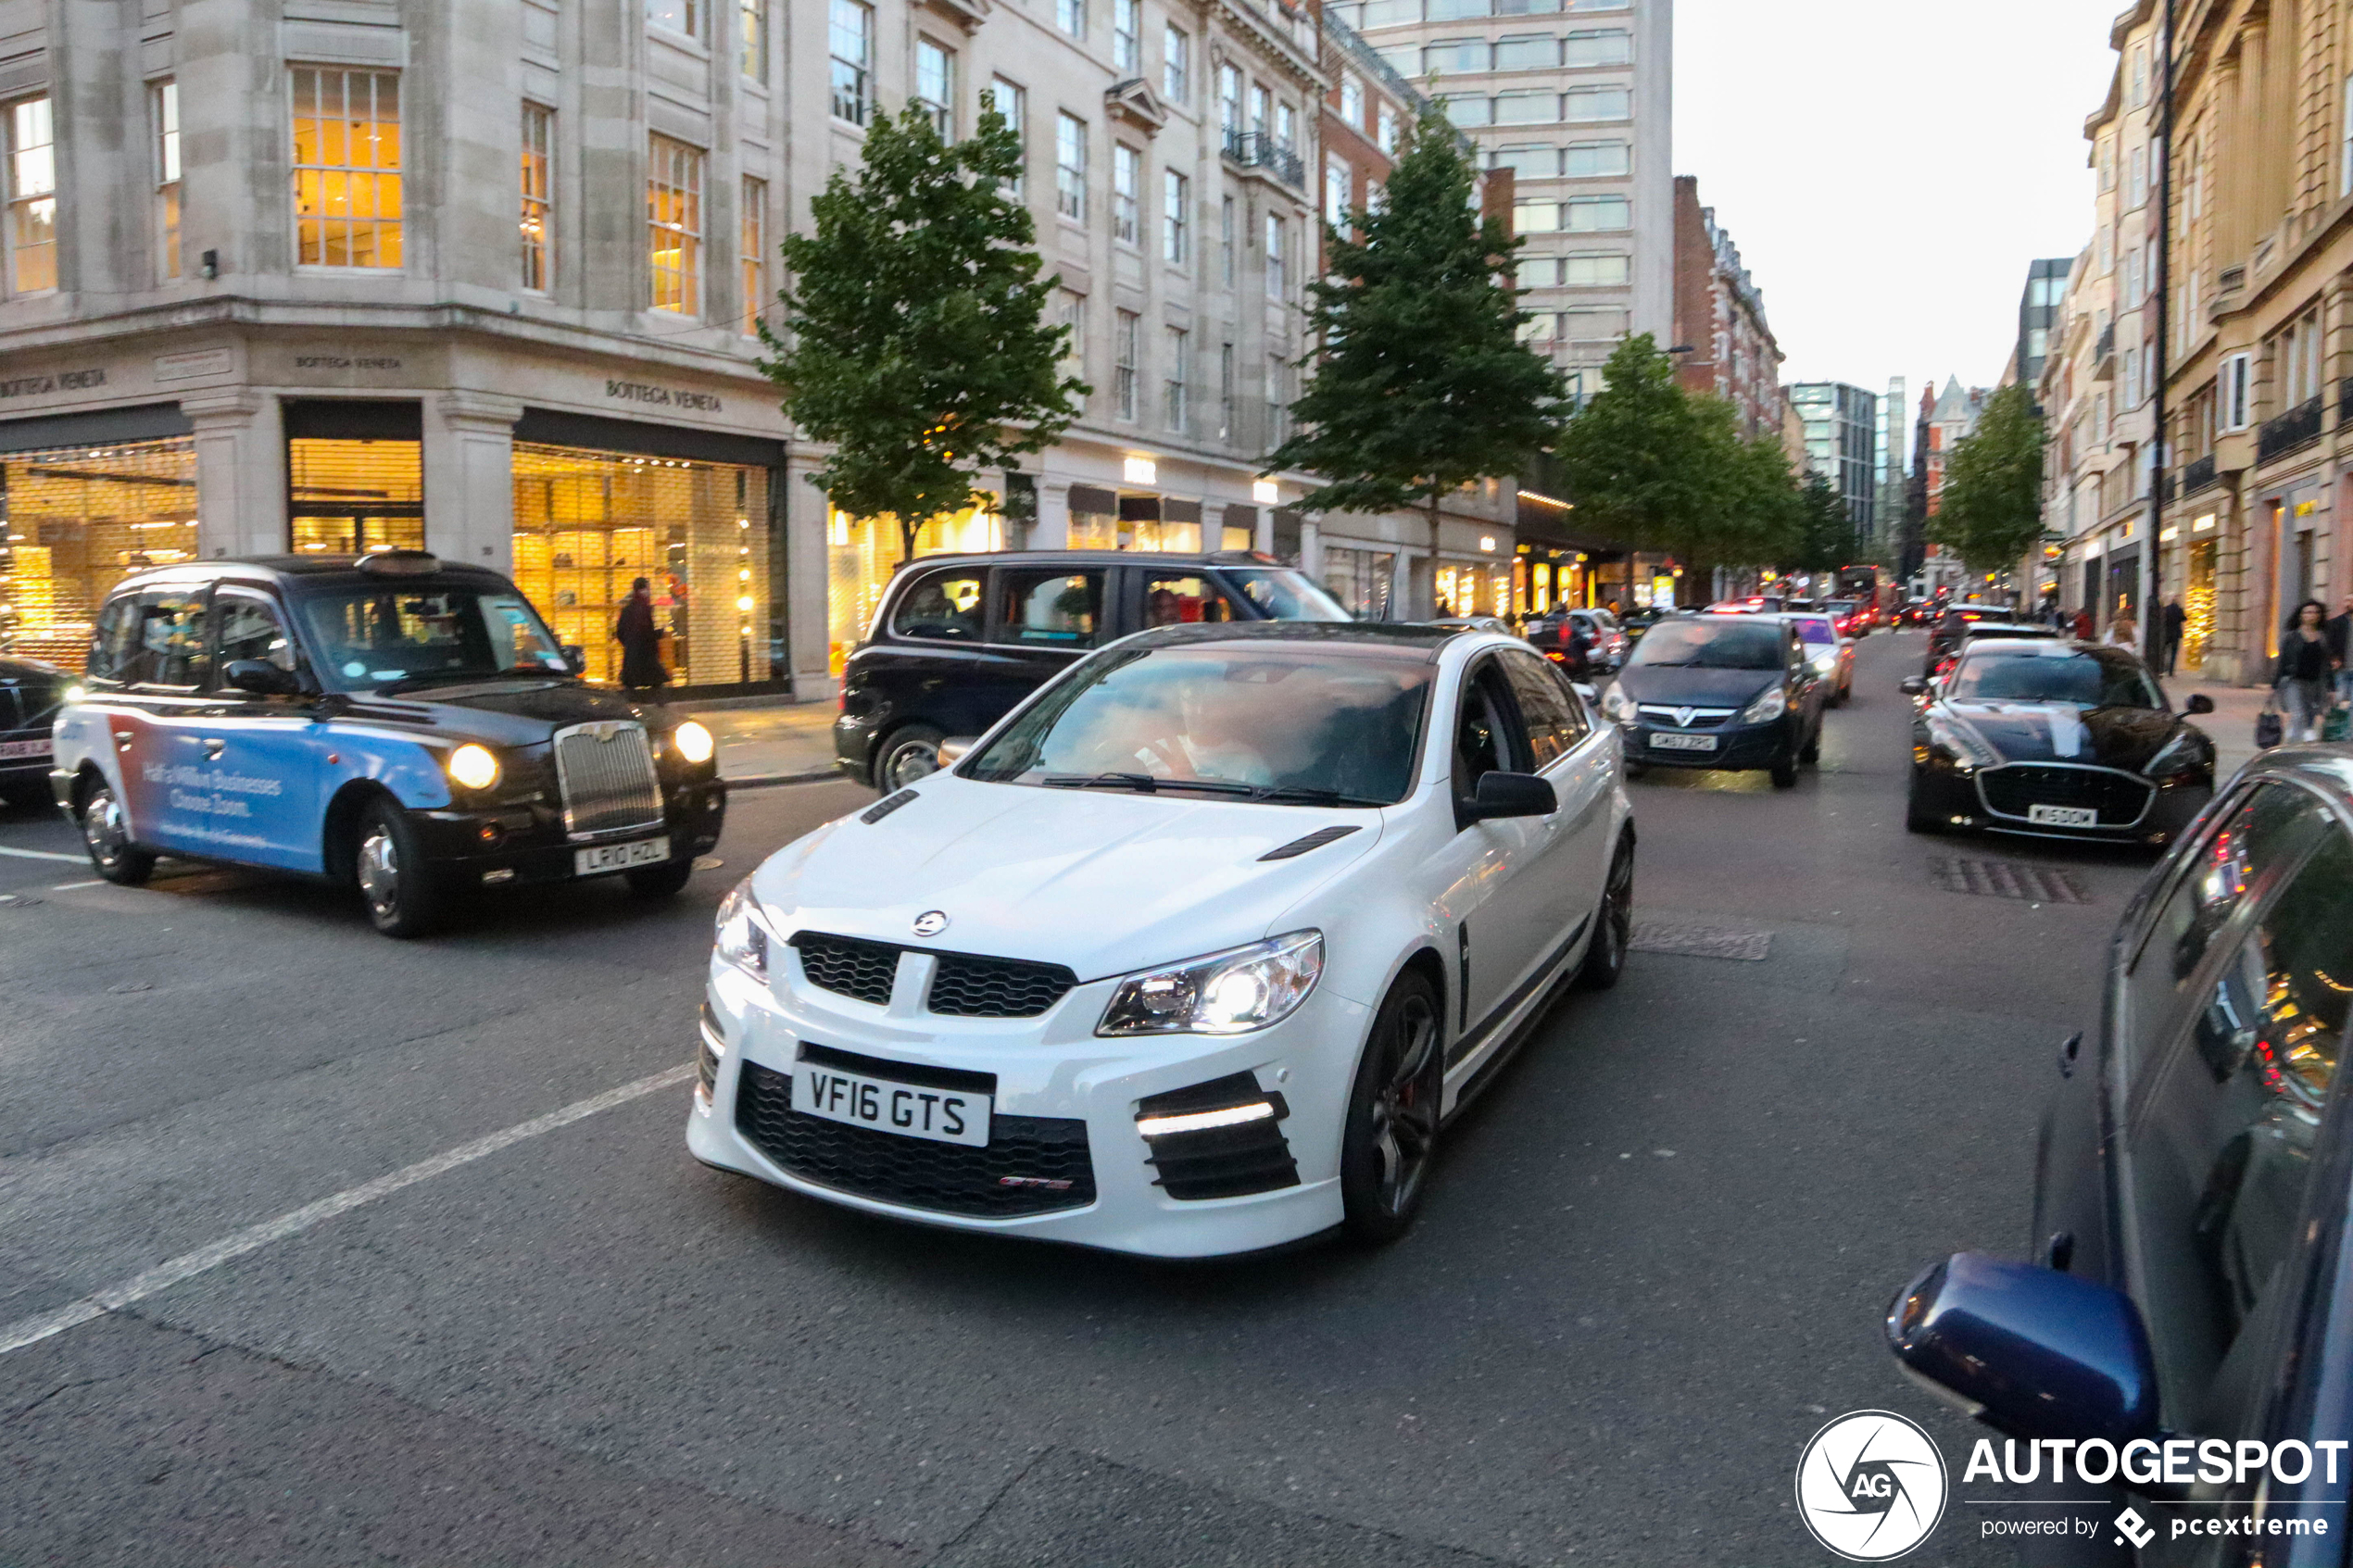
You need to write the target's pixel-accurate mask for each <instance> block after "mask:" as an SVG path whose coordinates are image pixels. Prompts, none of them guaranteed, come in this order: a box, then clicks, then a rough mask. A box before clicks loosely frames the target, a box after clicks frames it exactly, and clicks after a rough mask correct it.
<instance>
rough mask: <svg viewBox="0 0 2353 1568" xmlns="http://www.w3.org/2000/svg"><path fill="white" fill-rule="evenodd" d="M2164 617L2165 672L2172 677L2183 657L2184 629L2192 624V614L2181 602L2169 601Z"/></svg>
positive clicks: (2166, 603) (2167, 601) (2176, 600)
mask: <svg viewBox="0 0 2353 1568" xmlns="http://www.w3.org/2000/svg"><path fill="white" fill-rule="evenodd" d="M2163 615H2164V624H2165V672H2166V673H2167V674H2168V675H2171V674H2172V673H2173V667H2174V665H2175V664H2176V663H2178V662H2179V661H2180V659H2181V657H2182V629H2183V627H2185V626H2187V625H2188V624H2189V623H2190V612H2189V611H2188V610H2185V609H2183V608H2182V601H2181V600H2179V599H2168V600H2166V601H2165V608H2164V611H2163Z"/></svg>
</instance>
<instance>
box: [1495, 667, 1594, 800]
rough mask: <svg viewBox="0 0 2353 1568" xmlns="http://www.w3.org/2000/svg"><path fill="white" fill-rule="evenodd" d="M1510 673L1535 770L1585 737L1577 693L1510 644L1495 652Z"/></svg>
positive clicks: (1550, 671) (1561, 756)
mask: <svg viewBox="0 0 2353 1568" xmlns="http://www.w3.org/2000/svg"><path fill="white" fill-rule="evenodd" d="M1498 659H1499V661H1500V662H1501V663H1502V665H1503V667H1504V673H1505V674H1506V675H1507V676H1509V677H1510V679H1511V683H1512V695H1513V696H1516V697H1517V698H1518V699H1519V715H1520V719H1521V720H1522V721H1523V722H1524V723H1525V724H1526V726H1527V730H1528V748H1529V753H1530V754H1531V756H1532V758H1533V760H1534V765H1535V767H1536V769H1537V770H1538V771H1541V770H1543V769H1545V768H1549V767H1551V766H1552V765H1553V764H1554V762H1557V761H1559V760H1560V759H1562V758H1564V757H1566V756H1567V755H1568V754H1569V753H1570V752H1571V751H1574V750H1575V749H1577V743H1578V742H1579V741H1581V740H1583V739H1584V738H1585V713H1584V709H1582V708H1581V707H1580V706H1579V704H1578V701H1577V696H1576V694H1575V693H1574V692H1571V691H1570V690H1569V689H1568V688H1567V686H1564V685H1563V684H1561V683H1560V681H1559V679H1558V678H1557V677H1556V676H1555V675H1554V673H1553V671H1552V667H1551V666H1550V665H1548V664H1546V663H1545V662H1544V661H1543V659H1540V658H1538V657H1537V656H1536V655H1534V654H1530V653H1521V652H1520V651H1519V650H1518V649H1516V648H1514V649H1511V650H1510V651H1508V652H1505V653H1504V654H1501V655H1499V656H1498Z"/></svg>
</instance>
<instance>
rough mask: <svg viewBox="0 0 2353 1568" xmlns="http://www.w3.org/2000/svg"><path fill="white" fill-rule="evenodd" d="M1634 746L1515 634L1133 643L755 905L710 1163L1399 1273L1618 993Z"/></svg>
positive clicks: (1161, 1244)
mask: <svg viewBox="0 0 2353 1568" xmlns="http://www.w3.org/2000/svg"><path fill="white" fill-rule="evenodd" d="M1619 746H1620V743H1619V739H1618V736H1617V729H1616V727H1615V726H1614V725H1610V724H1604V723H1597V722H1595V721H1594V720H1593V718H1592V715H1591V713H1590V712H1589V710H1588V709H1587V707H1586V704H1585V702H1584V700H1583V698H1582V696H1580V694H1579V692H1578V691H1577V690H1576V689H1575V688H1573V687H1572V686H1571V685H1570V684H1568V683H1567V681H1566V680H1565V679H1563V678H1562V677H1561V676H1560V675H1559V674H1558V673H1557V672H1556V671H1554V669H1553V668H1552V666H1551V665H1550V664H1548V663H1547V662H1546V661H1545V660H1544V659H1542V658H1541V657H1540V656H1538V655H1537V654H1536V653H1535V652H1533V651H1532V650H1531V649H1529V646H1527V645H1526V644H1524V643H1522V642H1519V641H1518V640H1516V639H1515V638H1511V637H1506V636H1500V635H1496V634H1494V633H1484V632H1467V633H1466V632H1461V631H1457V630H1453V629H1449V628H1444V627H1428V626H1389V625H1306V624H1288V623H1267V624H1251V623H1245V624H1232V625H1197V626H1178V627H1167V628H1163V629H1161V630H1158V631H1151V632H1145V633H1138V634H1137V635H1135V636H1132V637H1129V638H1126V639H1125V640H1124V641H1122V642H1119V643H1117V644H1114V646H1110V647H1107V648H1104V649H1102V650H1101V651H1100V652H1098V653H1096V654H1095V655H1093V656H1092V657H1090V658H1088V659H1086V660H1084V661H1083V662H1081V663H1079V664H1077V665H1076V666H1074V667H1073V668H1072V669H1071V670H1069V671H1066V672H1065V673H1064V674H1063V675H1062V676H1061V677H1060V678H1058V679H1057V680H1055V681H1053V682H1052V683H1051V684H1048V685H1047V686H1045V687H1044V688H1042V689H1041V690H1039V691H1038V693H1037V694H1036V695H1034V696H1032V697H1031V698H1030V699H1029V700H1028V701H1027V702H1026V703H1025V704H1024V705H1023V706H1022V707H1020V708H1019V709H1015V710H1014V711H1013V713H1012V714H1011V715H1009V716H1008V717H1007V718H1006V719H1005V720H1004V721H1001V722H1000V723H999V724H998V725H997V727H996V728H995V729H994V730H992V731H991V732H990V733H989V734H988V736H987V737H985V738H984V739H983V740H981V741H980V742H979V743H977V744H976V745H975V746H973V747H972V748H971V749H970V750H969V752H968V753H966V754H965V755H964V756H963V759H962V760H961V761H959V762H958V763H957V764H956V765H955V766H954V767H952V768H950V769H949V770H947V771H942V772H939V773H937V774H935V775H933V776H932V777H929V778H926V779H925V780H923V781H922V782H921V783H920V784H915V785H913V786H912V787H910V788H907V789H902V790H900V791H899V792H898V793H897V794H895V795H892V796H890V797H887V798H886V799H884V800H882V801H880V802H878V803H876V804H875V806H873V807H871V808H869V809H865V810H863V811H861V812H858V813H856V814H854V815H851V816H848V817H844V818H842V819H840V820H839V821H837V822H832V823H830V824H828V825H827V826H825V827H823V828H820V829H818V830H817V831H816V832H815V833H812V834H809V835H807V836H806V837H804V838H802V839H800V840H799V841H798V842H796V843H794V844H792V845H790V846H788V847H786V848H785V849H783V850H781V851H779V852H778V853H777V854H775V855H774V856H773V857H772V858H771V859H769V860H768V861H767V862H766V863H765V864H763V865H761V867H760V868H759V869H758V870H757V871H755V872H752V874H751V875H750V876H749V877H747V878H745V879H744V881H743V882H742V884H739V885H738V886H737V887H736V889H735V891H734V892H733V893H731V894H730V895H729V896H728V897H727V899H726V901H725V902H724V904H723V905H722V906H721V909H720V918H719V932H718V940H717V942H716V944H715V946H714V948H713V951H712V955H711V972H710V981H709V985H708V989H707V992H706V1005H705V1007H704V1010H703V1015H702V1045H701V1052H700V1073H699V1077H698V1083H697V1086H696V1089H695V1095H694V1107H693V1110H692V1112H691V1113H690V1115H689V1117H688V1119H687V1127H686V1141H687V1146H688V1148H690V1149H691V1150H692V1151H693V1153H694V1154H695V1156H696V1157H697V1158H698V1159H700V1160H703V1161H705V1162H706V1163H708V1164H711V1165H715V1166H719V1167H722V1168H724V1169H726V1170H730V1171H736V1172H740V1173H743V1174H745V1175H749V1176H756V1177H758V1178H760V1179H761V1180H762V1181H766V1182H772V1183H774V1184H775V1185H778V1186H782V1187H788V1188H791V1189H792V1190H794V1191H797V1192H802V1193H806V1194H809V1195H810V1196H812V1197H815V1198H825V1199H827V1200H829V1201H832V1202H835V1203H840V1204H844V1205H847V1206H849V1207H851V1208H856V1209H862V1210H869V1211H871V1212H874V1213H877V1214H887V1215H892V1216H896V1217H899V1218H901V1219H907V1220H915V1221H921V1222H925V1223H930V1224H937V1225H949V1226H953V1227H956V1228H959V1229H963V1230H972V1231H993V1232H1001V1233H1006V1234H1012V1235H1021V1236H1038V1237H1043V1238H1048V1239H1051V1240H1058V1241H1068V1242H1076V1243H1082V1244H1085V1245H1088V1246H1093V1247H1102V1248H1115V1249H1118V1250H1123V1251H1129V1252H1139V1253H1148V1254H1152V1255H1157V1256H1164V1257H1201V1256H1207V1255H1214V1254H1222V1253H1231V1252H1242V1251H1249V1250H1252V1249H1253V1248H1263V1247H1270V1246H1274V1245H1277V1244H1278V1243H1282V1242H1287V1241H1291V1240H1294V1239H1296V1238H1299V1237H1302V1236H1312V1235H1315V1234H1317V1233H1319V1232H1323V1231H1327V1230H1329V1229H1332V1228H1334V1227H1336V1226H1338V1227H1344V1228H1345V1229H1346V1230H1347V1231H1348V1232H1349V1233H1350V1234H1352V1235H1353V1236H1357V1237H1359V1238H1361V1239H1365V1240H1370V1241H1386V1240H1390V1239H1392V1238H1394V1237H1396V1236H1401V1235H1403V1233H1404V1232H1405V1230H1406V1229H1407V1227H1408V1226H1410V1225H1411V1223H1412V1222H1413V1219H1414V1215H1415V1213H1416V1210H1417V1209H1418V1207H1419V1205H1420V1202H1421V1198H1422V1196H1423V1193H1424V1191H1425V1190H1426V1188H1427V1185H1428V1174H1429V1170H1430V1164H1431V1160H1432V1158H1433V1156H1434V1154H1435V1152H1436V1150H1437V1148H1438V1144H1439V1139H1440V1134H1441V1129H1442V1127H1443V1126H1444V1124H1445V1123H1446V1121H1447V1119H1448V1118H1449V1117H1451V1116H1452V1115H1453V1113H1454V1112H1455V1111H1456V1110H1458V1109H1459V1108H1461V1107H1462V1106H1463V1105H1464V1104H1466V1102H1467V1101H1468V1099H1469V1098H1470V1097H1471V1096H1472V1095H1473V1094H1475V1093H1476V1092H1477V1091H1478V1089H1480V1088H1481V1087H1483V1086H1484V1085H1486V1084H1487V1083H1488V1082H1489V1081H1490V1079H1491V1076H1492V1074H1493V1073H1495V1071H1496V1069H1497V1068H1499V1067H1500V1066H1501V1065H1502V1064H1503V1062H1504V1060H1505V1059H1506V1058H1507V1057H1508V1055H1509V1054H1510V1052H1511V1051H1512V1050H1513V1049H1514V1048H1515V1047H1516V1046H1517V1045H1518V1044H1519V1042H1520V1039H1521V1038H1522V1036H1523V1035H1526V1034H1527V1033H1528V1032H1529V1030H1530V1029H1531V1028H1532V1026H1533V1025H1534V1024H1535V1023H1536V1022H1539V1021H1540V1020H1541V1018H1542V1017H1543V1015H1544V1013H1545V1012H1546V1010H1547V1009H1548V1007H1549V1006H1550V1004H1551V1002H1552V1001H1553V999H1554V997H1555V995H1556V994H1557V993H1558V991H1559V990H1560V989H1562V988H1563V987H1564V986H1565V985H1568V984H1569V983H1571V982H1581V983H1582V984H1584V985H1589V986H1593V987H1603V986H1607V985H1613V984H1615V983H1616V981H1617V976H1618V973H1619V972H1620V970H1621V969H1622V967H1623V965H1624V963H1625V960H1626V947H1627V938H1628V935H1629V931H1630V928H1631V922H1632V908H1633V891H1634V827H1633V822H1632V821H1631V808H1630V807H1629V804H1628V801H1627V797H1626V793H1625V789H1624V785H1623V767H1622V764H1621V760H1620V752H1619Z"/></svg>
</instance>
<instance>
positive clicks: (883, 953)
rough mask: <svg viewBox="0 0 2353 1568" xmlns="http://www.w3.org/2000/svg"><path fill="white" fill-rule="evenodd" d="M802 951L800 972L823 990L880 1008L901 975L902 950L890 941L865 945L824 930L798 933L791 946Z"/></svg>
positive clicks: (794, 935)
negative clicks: (900, 959) (892, 984)
mask: <svg viewBox="0 0 2353 1568" xmlns="http://www.w3.org/2000/svg"><path fill="white" fill-rule="evenodd" d="M789 945H790V946H791V947H796V948H798V949H799V952H800V972H802V973H803V974H805V975H807V976H809V984H811V985H814V986H816V987H817V988H818V989H819V990H821V991H831V992H833V993H834V994H835V995H837V996H842V997H850V998H852V999H854V1000H857V1001H861V1002H872V1003H874V1004H875V1006H876V1007H881V1006H883V1005H884V1004H886V1003H887V1002H888V1001H889V1000H890V987H891V983H892V982H893V981H894V980H896V979H897V978H898V976H899V949H898V948H897V947H892V946H891V945H890V944H889V943H887V942H862V941H860V940H859V939H858V938H857V937H855V936H831V935H826V934H825V933H824V932H822V931H797V932H795V933H793V937H792V941H791V943H790V944H789Z"/></svg>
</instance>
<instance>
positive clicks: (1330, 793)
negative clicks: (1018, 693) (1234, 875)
mask: <svg viewBox="0 0 2353 1568" xmlns="http://www.w3.org/2000/svg"><path fill="white" fill-rule="evenodd" d="M1038 782H1039V783H1040V784H1045V785H1046V786H1047V787H1049V788H1051V789H1132V790H1134V791H1136V792H1137V793H1138V794H1139V795H1153V794H1157V793H1158V792H1159V791H1161V790H1164V789H1191V790H1199V791H1201V792H1202V793H1203V794H1205V795H1230V796H1232V797H1235V798H1236V799H1238V800H1265V801H1272V802H1277V803H1279V804H1283V805H1312V806H1385V805H1387V804H1389V803H1388V802H1387V801H1385V800H1368V799H1366V798H1365V797H1362V796H1355V795H1343V794H1341V793H1340V791H1339V790H1336V789H1322V788H1319V787H1317V786H1315V785H1314V784H1234V783H1231V782H1229V781H1227V780H1225V779H1164V778H1160V777H1158V776H1157V775H1155V774H1151V773H1050V774H1048V775H1047V776H1046V777H1045V778H1043V779H1040V780H1039V781H1038Z"/></svg>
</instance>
